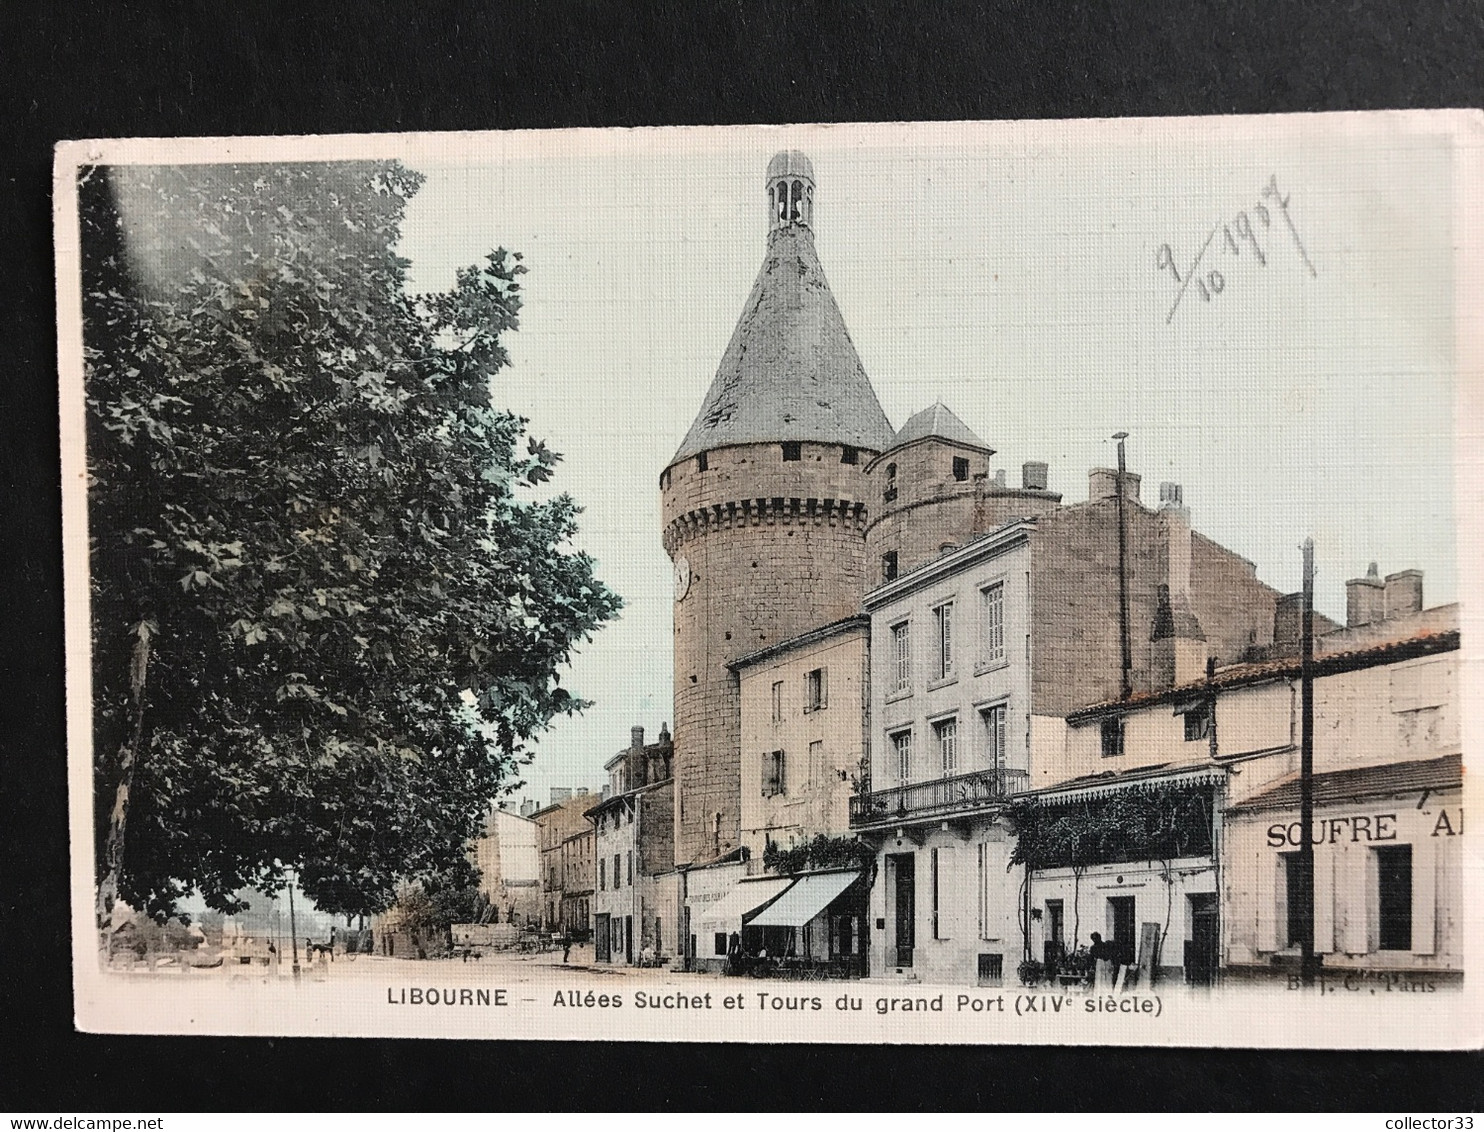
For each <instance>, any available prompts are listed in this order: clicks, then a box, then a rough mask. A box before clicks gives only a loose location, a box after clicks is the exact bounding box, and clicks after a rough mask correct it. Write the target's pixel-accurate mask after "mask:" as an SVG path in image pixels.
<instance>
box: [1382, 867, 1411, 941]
mask: <svg viewBox="0 0 1484 1132" xmlns="http://www.w3.org/2000/svg"><path fill="white" fill-rule="evenodd" d="M1373 852H1374V853H1375V854H1376V881H1377V884H1378V886H1379V888H1380V891H1379V893H1378V894H1377V895H1378V896H1379V900H1378V901H1377V904H1378V907H1379V911H1380V916H1379V921H1380V923H1379V927H1380V938H1379V940H1378V942H1377V947H1378V948H1379V949H1380V950H1381V951H1411V950H1412V847H1411V846H1410V845H1387V846H1386V847H1384V848H1379V849H1375V850H1373Z"/></svg>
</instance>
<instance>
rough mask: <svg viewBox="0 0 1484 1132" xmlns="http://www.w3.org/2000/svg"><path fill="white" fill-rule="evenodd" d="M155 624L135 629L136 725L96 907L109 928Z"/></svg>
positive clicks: (132, 683) (125, 753) (132, 681)
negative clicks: (150, 644)
mask: <svg viewBox="0 0 1484 1132" xmlns="http://www.w3.org/2000/svg"><path fill="white" fill-rule="evenodd" d="M154 632H155V623H154V622H153V621H150V620H144V621H141V622H139V624H138V625H136V626H135V627H134V636H135V640H134V655H133V660H132V662H131V664H130V667H129V693H130V696H131V698H132V700H133V704H134V726H133V727H132V728H131V729H130V734H129V739H128V741H127V742H126V743H124V745H123V747H122V748H121V751H120V754H121V756H122V757H121V758H120V760H119V784H118V790H117V791H115V793H114V798H113V814H112V816H111V817H110V819H109V823H108V843H107V848H106V850H105V853H104V862H105V868H104V873H103V879H102V880H101V881H100V882H99V883H98V904H97V908H96V912H97V917H98V926H99V927H105V928H106V927H107V926H108V922H109V920H110V918H111V917H112V915H113V906H114V904H115V902H117V900H118V894H119V882H120V878H121V877H122V876H123V865H124V834H125V831H126V829H127V827H128V823H129V792H130V791H131V790H132V789H133V788H134V773H135V770H136V768H137V767H138V765H139V749H140V746H141V744H142V743H143V740H144V687H145V679H146V677H147V676H148V673H149V642H150V637H151V636H152V635H153V633H154Z"/></svg>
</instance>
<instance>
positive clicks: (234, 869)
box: [81, 162, 619, 913]
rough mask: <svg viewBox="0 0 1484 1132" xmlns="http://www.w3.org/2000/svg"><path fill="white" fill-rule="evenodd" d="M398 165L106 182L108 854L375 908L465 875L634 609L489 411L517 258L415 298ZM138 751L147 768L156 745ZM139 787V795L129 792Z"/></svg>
mask: <svg viewBox="0 0 1484 1132" xmlns="http://www.w3.org/2000/svg"><path fill="white" fill-rule="evenodd" d="M420 183H421V177H420V176H419V175H418V174H416V173H414V172H412V171H410V170H408V169H406V168H404V167H402V166H401V165H399V164H397V163H394V162H383V163H347V164H324V163H313V164H310V163H305V164H281V165H272V166H219V167H194V168H193V167H148V168H121V167H112V168H108V169H102V168H95V169H91V170H84V172H83V184H82V188H81V225H82V233H81V234H82V247H83V292H84V298H83V312H84V348H85V365H86V370H85V379H86V399H87V417H88V436H87V439H88V467H89V474H90V481H89V523H90V532H91V573H92V580H93V586H92V602H93V605H92V615H93V693H94V696H93V698H94V721H95V728H94V752H95V770H96V777H95V788H96V797H97V802H98V804H97V807H96V809H97V813H98V820H99V834H100V867H101V868H106V867H107V862H106V861H105V860H103V859H102V858H103V853H104V851H103V848H102V843H103V842H104V841H106V840H107V838H106V837H105V836H104V831H105V829H106V828H107V825H108V820H109V814H110V810H112V809H114V808H115V797H116V796H117V797H119V798H120V799H121V800H122V801H123V802H124V803H126V804H127V823H126V827H125V828H126V835H125V836H124V837H123V838H122V839H121V841H120V843H121V845H122V861H121V866H122V867H121V869H120V870H119V873H120V886H119V895H121V896H122V897H123V898H124V899H126V900H127V901H129V903H131V904H133V905H135V906H136V907H143V908H146V909H149V910H151V911H168V910H170V909H171V908H172V907H173V905H174V903H175V901H176V900H177V899H178V898H180V897H181V896H182V895H183V894H185V893H186V892H188V891H191V890H192V889H196V890H199V891H200V892H201V893H202V894H203V895H204V897H205V898H206V900H207V902H208V903H209V904H211V905H212V906H213V907H218V908H223V909H230V908H231V907H232V896H231V894H232V893H233V892H234V891H235V890H237V889H239V888H242V887H244V886H256V887H264V888H269V889H271V888H274V887H276V886H277V884H278V883H279V882H280V881H281V879H282V877H283V875H284V873H285V871H286V870H288V869H294V870H296V871H297V873H298V876H299V879H300V882H301V883H302V886H303V889H304V891H305V892H307V893H308V894H309V895H310V896H311V897H312V898H313V899H314V900H315V901H316V903H317V904H318V905H319V906H320V907H321V908H324V909H325V910H327V911H332V912H340V913H365V912H373V911H377V910H380V909H381V908H383V907H385V906H386V905H387V904H388V903H389V902H390V900H391V899H392V896H393V893H394V891H395V887H396V885H397V884H398V882H399V881H401V880H404V879H405V878H408V877H416V876H422V875H432V874H436V873H439V872H440V871H443V870H445V869H446V868H447V866H448V863H449V861H450V860H452V859H453V858H454V857H457V856H458V855H459V854H461V853H462V850H463V846H464V845H465V843H466V842H467V841H468V839H469V838H470V837H471V836H473V835H474V834H475V833H476V830H477V823H478V821H479V818H480V817H481V815H482V813H483V811H484V809H485V808H486V806H487V804H488V803H489V801H490V800H491V799H492V798H494V797H495V796H497V795H498V794H499V792H500V790H501V787H502V784H507V783H508V781H509V779H510V778H511V775H512V772H513V771H514V769H515V768H516V767H517V766H518V765H519V763H520V762H522V761H523V760H524V759H526V758H528V757H529V752H528V748H527V743H528V741H529V740H530V739H531V737H532V736H534V735H535V734H537V733H538V732H540V731H541V730H542V729H543V728H544V727H545V726H546V725H547V724H548V723H549V722H550V720H551V719H552V718H553V717H554V716H556V715H558V714H561V713H567V712H572V711H574V710H578V709H579V708H580V707H581V706H582V705H581V702H580V701H579V700H578V699H576V698H575V697H574V696H573V695H572V694H570V693H569V692H568V691H567V690H566V689H564V688H562V687H561V685H560V683H559V682H558V679H557V673H558V671H559V669H560V668H561V666H562V665H563V664H564V663H565V662H566V661H567V660H568V659H569V657H570V656H571V654H572V651H573V649H574V648H575V647H576V646H577V645H578V644H580V643H581V642H582V641H584V640H586V639H587V638H588V637H589V635H590V634H591V633H592V632H593V631H594V630H595V629H596V628H598V627H599V626H601V624H602V623H603V622H604V621H605V620H607V619H609V618H611V617H612V616H613V615H614V614H615V612H616V611H617V609H618V606H619V601H618V599H617V597H616V596H615V595H614V594H612V593H611V592H610V591H609V590H608V589H607V588H606V587H604V586H603V585H602V583H600V582H599V581H597V580H596V579H595V577H594V573H593V566H594V564H593V562H592V560H591V559H590V558H588V557H587V556H585V555H583V554H581V553H579V552H576V551H574V550H573V549H571V546H570V540H571V539H572V537H573V535H574V533H575V529H576V527H575V523H576V516H577V514H578V508H577V506H576V505H575V504H574V502H573V501H572V500H571V499H570V498H569V497H567V496H565V495H560V496H557V497H556V498H553V499H549V500H545V501H537V500H535V499H533V498H531V493H529V491H528V490H524V489H528V488H529V487H530V486H531V485H535V484H539V483H542V482H543V481H545V480H547V479H548V478H550V477H551V475H552V474H553V468H554V466H555V465H556V463H557V459H558V457H557V456H556V455H555V454H554V453H552V452H551V451H549V450H548V449H547V448H546V447H545V446H544V445H543V444H542V443H541V442H540V441H538V440H536V439H534V438H530V437H527V436H526V434H525V424H526V422H525V421H524V420H522V419H521V418H519V417H517V416H515V415H512V414H511V413H509V412H506V411H503V410H501V409H500V408H498V407H497V406H496V405H495V404H494V403H493V401H492V379H493V378H494V376H495V375H496V374H497V373H498V372H499V370H500V369H501V368H502V367H504V366H505V365H506V364H507V362H508V358H507V355H506V352H505V348H504V346H503V344H502V338H503V336H504V335H505V334H506V333H507V332H510V331H512V330H514V329H515V327H516V323H517V313H518V311H519V309H520V302H521V297H520V283H519V277H520V276H521V275H522V274H523V273H524V272H525V268H524V267H523V266H522V265H521V263H520V256H519V255H512V254H510V253H508V252H506V251H505V250H503V249H501V250H497V251H495V252H493V253H491V254H490V255H489V256H487V257H486V258H485V260H484V261H483V262H482V263H480V264H479V265H477V266H474V267H469V268H466V269H464V270H462V271H460V272H459V273H458V276H457V281H456V283H455V285H454V287H453V288H452V289H451V290H449V291H448V292H447V293H443V294H438V295H433V296H414V295H410V294H409V293H408V292H407V289H406V270H407V266H408V264H407V262H406V261H405V260H403V259H401V258H400V257H399V256H398V255H397V252H396V247H397V242H398V239H399V236H400V226H401V223H402V219H403V215H404V211H405V208H406V205H407V202H408V200H409V199H410V198H411V197H412V195H413V194H414V193H415V192H416V191H417V189H418V187H419V185H420ZM131 764H132V765H131ZM120 782H122V783H124V789H122V790H119V788H118V787H119V784H120Z"/></svg>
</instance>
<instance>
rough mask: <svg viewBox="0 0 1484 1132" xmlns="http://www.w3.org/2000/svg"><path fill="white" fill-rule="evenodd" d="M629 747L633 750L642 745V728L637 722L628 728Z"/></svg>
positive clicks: (640, 748) (640, 747)
mask: <svg viewBox="0 0 1484 1132" xmlns="http://www.w3.org/2000/svg"><path fill="white" fill-rule="evenodd" d="M629 747H630V748H631V749H632V750H635V751H638V750H642V749H643V747H644V728H643V727H642V726H641V725H639V724H637V723H636V724H635V725H634V726H633V727H630V728H629Z"/></svg>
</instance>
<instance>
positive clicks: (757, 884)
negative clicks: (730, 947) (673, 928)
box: [698, 877, 791, 927]
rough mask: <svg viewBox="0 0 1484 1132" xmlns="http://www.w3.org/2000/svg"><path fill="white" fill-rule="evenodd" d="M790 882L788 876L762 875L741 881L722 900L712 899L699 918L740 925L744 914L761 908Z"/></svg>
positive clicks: (709, 921)
mask: <svg viewBox="0 0 1484 1132" xmlns="http://www.w3.org/2000/svg"><path fill="white" fill-rule="evenodd" d="M790 883H791V882H790V881H789V878H788V877H761V878H759V879H757V880H744V881H739V882H738V883H737V886H736V887H735V888H733V889H732V891H730V892H728V893H727V894H726V895H725V896H723V897H722V898H721V899H720V900H715V901H712V902H711V903H710V904H707V905H706V906H705V907H704V908H702V909H700V914H699V917H698V919H699V921H700V923H703V924H723V925H726V926H729V927H735V926H738V925H740V924H741V922H742V917H743V916H745V915H747V914H748V913H749V912H753V911H755V910H757V909H758V908H761V907H762V906H763V905H764V904H766V903H768V901H770V900H772V899H773V898H774V897H775V896H777V895H778V894H779V893H781V892H783V891H784V890H785V889H787V888H788V886H789V884H790Z"/></svg>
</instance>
